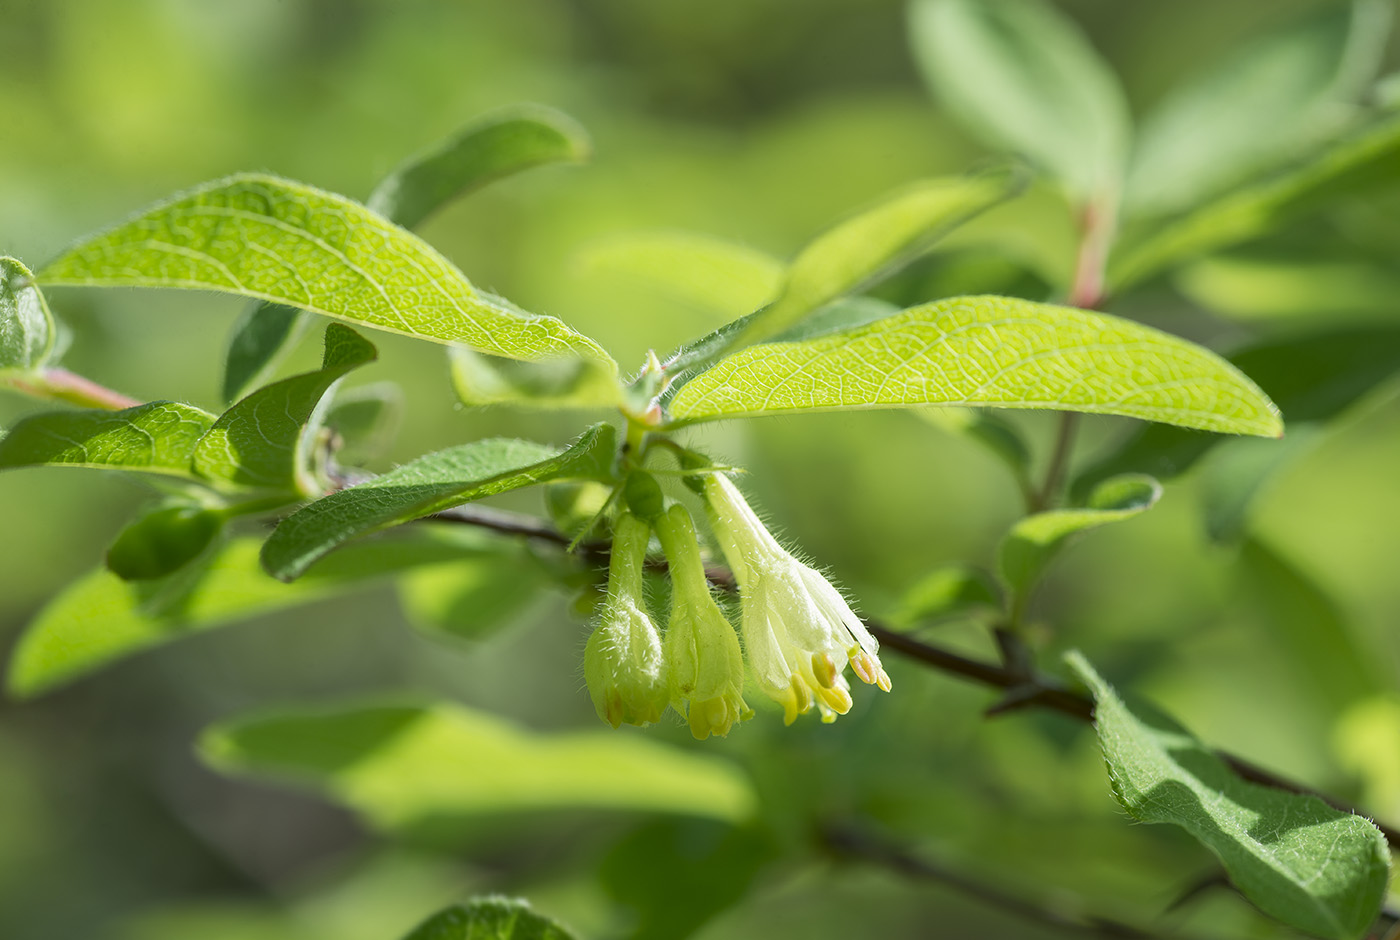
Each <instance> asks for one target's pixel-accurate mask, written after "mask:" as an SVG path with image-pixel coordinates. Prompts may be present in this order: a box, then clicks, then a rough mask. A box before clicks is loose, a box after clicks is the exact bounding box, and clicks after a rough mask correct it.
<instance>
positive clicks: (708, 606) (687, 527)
mask: <svg viewBox="0 0 1400 940" xmlns="http://www.w3.org/2000/svg"><path fill="white" fill-rule="evenodd" d="M655 525H656V534H657V536H659V537H660V539H661V547H662V548H664V549H665V550H666V560H667V563H668V564H669V567H670V573H671V619H670V622H669V623H668V624H667V626H666V639H665V651H666V666H667V670H668V672H669V677H670V692H671V704H672V705H674V706H675V708H676V710H677V711H679V712H681V713H682V714H684V715H685V716H686V720H687V721H689V723H690V731H691V733H692V734H693V735H695V737H696V738H698V739H700V740H702V741H703V740H704V739H705V738H707V737H709V736H710V735H711V734H717V735H720V736H721V737H723V736H724V735H726V734H728V733H729V729H730V728H732V727H733V726H734V725H735V723H736V722H739V721H743V720H745V719H747V718H750V717H752V715H753V711H752V710H751V709H750V708H749V707H748V706H747V705H746V704H744V698H743V688H744V656H743V653H742V652H741V651H740V649H739V638H738V636H736V635H735V633H734V628H733V627H732V626H730V625H729V620H728V618H726V617H725V616H724V611H722V610H720V608H719V605H718V604H716V603H715V599H714V595H712V594H711V593H710V584H709V581H708V580H707V579H706V577H705V566H704V562H703V561H701V558H700V546H699V538H698V537H697V536H696V534H695V524H694V523H693V522H692V521H691V518H690V513H689V512H687V511H686V509H685V507H684V506H680V505H674V506H672V507H671V508H670V509H669V510H667V511H666V512H665V513H664V514H663V515H662V516H660V517H659V518H658V519H657V521H656V523H655Z"/></svg>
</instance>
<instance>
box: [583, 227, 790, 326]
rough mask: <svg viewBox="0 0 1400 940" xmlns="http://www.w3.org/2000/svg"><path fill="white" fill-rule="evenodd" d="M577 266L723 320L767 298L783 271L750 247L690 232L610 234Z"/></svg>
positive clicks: (773, 292)
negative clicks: (645, 289) (638, 286)
mask: <svg viewBox="0 0 1400 940" xmlns="http://www.w3.org/2000/svg"><path fill="white" fill-rule="evenodd" d="M578 267H579V268H580V269H582V270H583V271H586V272H588V273H590V274H592V275H595V276H604V277H608V278H609V279H610V280H614V281H626V282H627V283H628V284H631V285H640V286H642V287H645V288H647V289H649V290H651V291H652V292H654V293H656V294H659V295H661V296H662V297H663V298H664V299H666V300H668V301H671V302H674V303H679V304H682V305H684V306H687V307H692V308H695V309H698V310H701V311H703V312H706V313H713V314H715V315H717V316H722V317H724V318H725V319H732V318H734V317H737V316H741V315H743V314H746V313H750V312H752V311H754V310H757V309H758V308H759V307H761V306H762V305H763V304H765V303H767V302H768V301H770V300H772V299H773V297H774V296H775V295H776V294H777V293H778V290H779V288H780V287H781V286H782V283H783V271H784V265H783V263H782V262H781V261H779V260H778V259H777V258H774V257H773V256H771V255H768V254H765V253H764V252H762V251H759V250H757V249H755V248H750V247H749V246H747V245H741V244H738V243H737V242H731V241H726V240H725V239H722V238H716V237H714V236H710V235H697V234H694V233H690V232H635V233H629V234H625V235H614V236H612V237H610V238H607V239H604V240H602V241H599V242H597V243H595V244H593V245H590V246H588V247H587V248H586V249H584V251H583V252H581V253H580V255H579V258H578Z"/></svg>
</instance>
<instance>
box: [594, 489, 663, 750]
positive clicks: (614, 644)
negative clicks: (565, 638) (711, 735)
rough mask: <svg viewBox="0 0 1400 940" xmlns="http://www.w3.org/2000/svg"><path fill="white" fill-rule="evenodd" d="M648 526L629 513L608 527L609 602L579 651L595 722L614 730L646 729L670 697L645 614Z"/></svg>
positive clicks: (657, 637)
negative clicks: (627, 727)
mask: <svg viewBox="0 0 1400 940" xmlns="http://www.w3.org/2000/svg"><path fill="white" fill-rule="evenodd" d="M649 537H650V530H649V529H648V527H647V524H646V523H645V522H643V521H642V520H640V519H638V518H637V517H636V516H634V515H632V514H631V513H628V512H623V513H622V514H621V515H619V516H618V518H617V522H616V523H615V524H614V526H613V543H612V554H611V557H610V559H609V562H608V597H607V600H606V601H604V602H603V612H602V616H601V619H600V620H599V622H598V626H597V627H596V628H594V630H593V635H592V636H590V637H589V638H588V645H587V646H586V647H585V648H584V652H583V675H584V679H585V680H586V681H587V682H588V693H589V695H590V696H591V697H592V699H593V707H594V708H596V709H597V711H598V717H599V718H602V719H603V720H604V721H606V722H607V723H608V724H610V725H612V726H613V727H614V728H616V727H617V726H618V725H620V724H623V723H624V722H625V723H627V724H629V725H645V724H647V723H648V722H653V721H657V720H658V719H660V717H661V713H662V712H663V711H665V710H666V704H667V701H668V698H669V692H668V689H667V683H666V671H665V660H664V658H663V653H662V648H661V636H660V634H659V633H658V632H657V629H656V625H655V624H654V623H652V620H651V615H650V614H648V613H647V606H646V598H645V596H644V593H643V583H642V569H643V566H644V565H645V563H646V554H647V539H648V538H649Z"/></svg>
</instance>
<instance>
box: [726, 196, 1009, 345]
mask: <svg viewBox="0 0 1400 940" xmlns="http://www.w3.org/2000/svg"><path fill="white" fill-rule="evenodd" d="M1023 183H1024V180H1022V179H1021V178H1020V177H1019V175H1018V174H1016V173H1015V172H1012V171H1009V170H1004V171H998V172H994V173H986V174H982V175H978V176H966V177H954V178H948V179H933V180H924V181H922V182H919V183H916V184H914V185H912V186H908V187H906V188H904V189H901V190H899V191H898V192H896V193H893V194H892V195H890V196H887V197H886V198H884V199H882V200H881V201H880V202H878V203H876V204H875V205H873V206H871V207H870V208H868V209H866V210H865V211H863V212H860V213H858V214H856V215H854V216H851V217H850V218H848V219H846V220H845V221H843V222H840V223H837V224H836V225H835V226H833V227H832V228H830V229H828V230H827V231H825V232H823V233H822V234H821V235H818V236H817V237H816V238H815V239H814V240H813V241H812V242H811V243H809V244H808V245H807V246H806V247H805V248H803V249H802V251H800V252H799V253H798V255H797V257H796V258H795V259H793V262H792V265H791V266H790V267H789V268H788V271H787V277H786V279H785V280H784V283H783V288H782V292H781V293H780V294H778V297H777V299H776V300H774V301H773V303H771V304H770V305H769V306H767V307H765V308H764V309H763V310H761V311H759V312H758V313H757V314H755V315H754V317H753V318H752V319H751V320H749V321H748V322H747V323H746V324H745V325H744V328H743V330H742V331H740V333H739V334H738V336H737V337H736V338H735V339H734V340H733V342H732V343H731V346H738V345H741V344H743V343H754V342H758V341H760V340H764V339H768V338H769V337H771V336H775V335H777V334H779V333H782V332H783V331H784V330H786V329H787V328H788V327H791V326H792V325H793V324H795V323H797V321H798V320H801V319H802V318H803V317H804V316H806V315H807V314H809V313H811V312H812V311H813V310H816V309H817V308H819V307H822V306H824V305H826V304H828V303H830V302H831V301H833V300H836V299H837V298H839V297H842V296H843V295H845V294H849V293H853V292H855V291H857V290H859V289H860V288H861V287H862V286H863V285H866V284H869V283H871V282H873V281H875V280H878V279H879V278H880V277H881V276H883V275H885V274H888V273H889V272H890V271H892V270H893V269H896V268H899V267H901V266H902V265H904V264H906V263H908V262H909V261H911V260H912V259H913V258H914V257H915V256H916V255H917V254H918V253H919V252H921V251H923V250H924V249H926V248H928V246H929V245H931V244H932V243H933V242H935V241H937V240H938V239H939V238H941V237H943V236H944V235H946V234H947V233H948V232H950V231H951V230H953V229H954V228H957V227H958V226H959V225H961V224H962V223H963V222H966V221H967V220H968V219H970V218H972V217H973V216H975V215H977V214H978V213H979V212H982V211H984V210H986V209H989V208H991V207H992V206H994V205H996V204H997V203H999V202H1001V201H1002V200H1004V199H1007V198H1008V197H1010V196H1011V195H1013V194H1014V193H1015V192H1017V191H1018V190H1019V189H1020V187H1021V186H1022V185H1023Z"/></svg>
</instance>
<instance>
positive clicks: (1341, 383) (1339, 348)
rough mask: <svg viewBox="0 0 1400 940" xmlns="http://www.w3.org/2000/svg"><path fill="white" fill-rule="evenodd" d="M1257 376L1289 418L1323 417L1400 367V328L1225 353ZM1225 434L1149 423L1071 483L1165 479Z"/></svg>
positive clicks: (1296, 421)
mask: <svg viewBox="0 0 1400 940" xmlns="http://www.w3.org/2000/svg"><path fill="white" fill-rule="evenodd" d="M1230 361H1231V362H1232V363H1234V364H1235V365H1236V366H1238V367H1239V368H1240V369H1241V370H1243V371H1244V372H1246V373H1248V374H1249V375H1250V376H1252V377H1253V378H1254V379H1256V380H1257V381H1258V382H1259V385H1260V386H1261V387H1262V388H1263V389H1264V390H1265V391H1266V392H1267V393H1268V395H1269V396H1270V397H1271V398H1272V399H1273V400H1274V401H1275V402H1277V403H1278V407H1279V408H1280V409H1281V410H1282V411H1283V413H1284V414H1286V415H1288V419H1289V421H1290V422H1291V424H1292V425H1294V426H1296V425H1304V424H1310V423H1322V422H1326V421H1328V420H1330V419H1332V418H1334V417H1336V416H1337V415H1339V414H1341V413H1342V412H1343V411H1345V410H1346V409H1347V408H1349V407H1351V406H1352V405H1353V404H1355V403H1356V401H1357V400H1358V399H1360V398H1361V397H1362V396H1363V395H1365V394H1367V393H1368V392H1370V391H1371V390H1372V389H1374V388H1375V387H1376V386H1377V385H1378V384H1379V383H1381V382H1383V381H1385V380H1386V379H1387V378H1388V377H1390V376H1392V375H1394V374H1395V373H1396V372H1400V328H1395V327H1385V328H1373V329H1355V328H1347V329H1340V330H1329V331H1327V332H1324V333H1314V334H1308V335H1303V336H1291V337H1286V338H1284V339H1277V340H1268V341H1265V342H1262V343H1259V344H1257V345H1254V346H1251V347H1248V348H1246V349H1243V350H1241V351H1239V352H1237V353H1235V354H1234V355H1232V356H1230ZM1221 443H1223V439H1221V438H1216V437H1210V436H1207V435H1204V434H1193V433H1191V432H1190V431H1185V430H1182V429H1180V428H1172V427H1166V426H1163V425H1149V426H1147V427H1143V428H1139V429H1137V430H1136V431H1134V432H1133V433H1132V434H1131V435H1129V437H1128V438H1127V439H1126V440H1124V441H1123V443H1122V444H1120V445H1119V446H1118V448H1117V449H1116V450H1114V451H1112V452H1110V453H1109V454H1107V455H1105V456H1104V457H1102V458H1101V459H1100V460H1099V461H1098V462H1097V463H1095V464H1094V465H1093V466H1091V467H1089V468H1087V469H1086V470H1084V471H1083V472H1082V473H1081V474H1080V475H1079V477H1078V479H1076V480H1075V483H1074V491H1075V492H1077V493H1084V492H1087V491H1088V490H1089V489H1090V488H1091V487H1092V486H1093V485H1094V484H1095V483H1097V482H1098V481H1099V480H1103V479H1106V478H1107V477H1110V476H1114V475H1116V474H1120V473H1134V472H1138V473H1150V474H1152V475H1153V476H1154V477H1157V478H1158V479H1160V480H1167V479H1171V478H1173V477H1176V476H1179V475H1180V474H1182V473H1185V472H1186V471H1187V470H1189V469H1190V468H1191V467H1193V466H1194V465H1195V464H1196V461H1198V460H1200V459H1201V457H1203V456H1205V454H1206V453H1207V452H1209V451H1210V450H1211V449H1212V448H1214V447H1216V446H1217V445H1219V444H1221Z"/></svg>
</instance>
